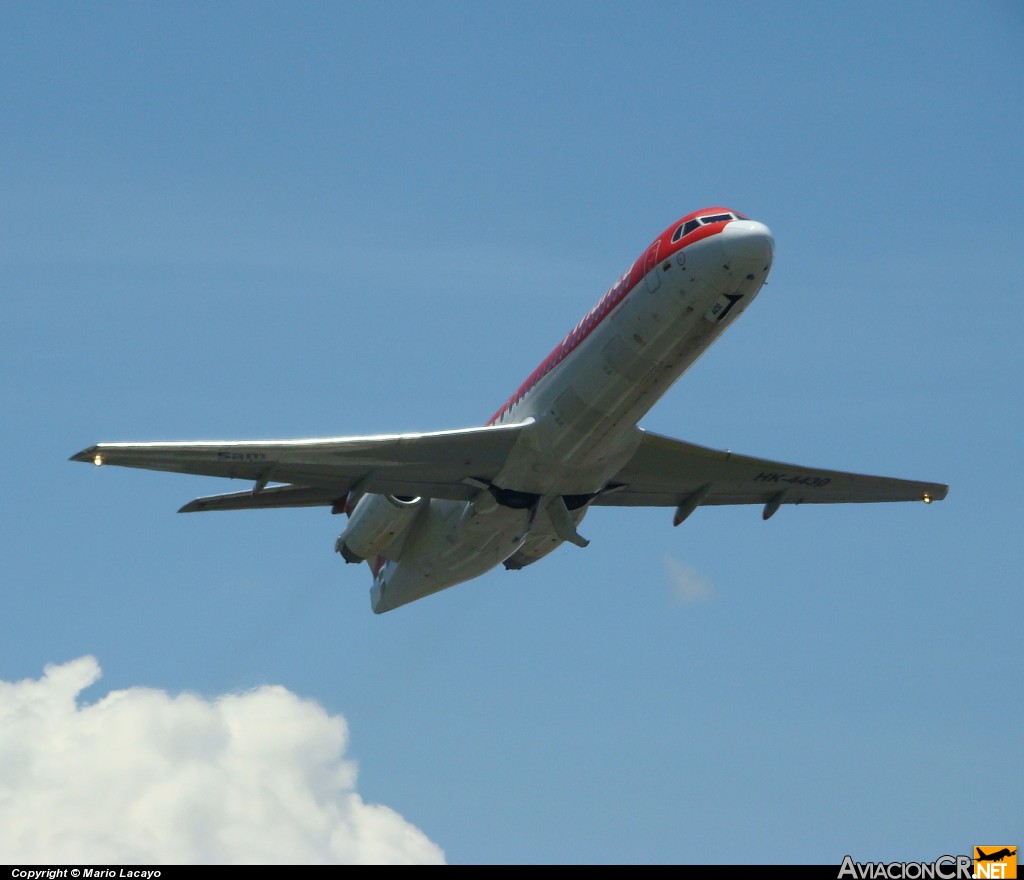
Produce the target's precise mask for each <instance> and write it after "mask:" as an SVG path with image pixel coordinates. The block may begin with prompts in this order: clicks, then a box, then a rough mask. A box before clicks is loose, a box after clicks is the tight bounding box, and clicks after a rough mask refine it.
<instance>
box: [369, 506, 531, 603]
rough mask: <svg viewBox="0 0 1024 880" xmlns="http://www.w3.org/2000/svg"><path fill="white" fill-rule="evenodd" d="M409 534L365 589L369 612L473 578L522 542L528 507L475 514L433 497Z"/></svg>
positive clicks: (409, 600)
mask: <svg viewBox="0 0 1024 880" xmlns="http://www.w3.org/2000/svg"><path fill="white" fill-rule="evenodd" d="M425 514H426V515H425V516H423V517H421V519H420V521H419V522H418V524H417V529H416V531H415V532H414V533H413V534H412V535H410V538H409V540H408V541H407V543H406V545H405V548H404V550H403V552H402V556H401V559H400V560H398V561H394V562H392V561H389V562H387V563H386V564H385V565H384V567H383V568H382V569H381V570H380V572H379V573H378V575H377V577H376V578H375V579H374V583H373V587H372V589H371V591H370V596H371V604H372V606H373V610H374V611H375V612H377V613H378V614H379V613H381V612H383V611H390V610H391V609H392V608H397V607H398V606H400V605H405V604H406V603H408V602H412V601H414V600H416V599H421V598H423V597H424V596H429V595H430V594H431V593H436V592H438V591H439V590H443V589H445V588H447V587H452V586H455V584H460V583H462V582H463V581H467V580H471V579H472V578H475V577H478V576H479V575H481V574H483V573H484V572H486V571H489V570H490V569H492V568H494V567H495V566H496V565H500V564H501V563H502V562H503V561H504V560H506V559H508V557H510V556H511V555H512V554H513V553H515V552H516V551H517V550H518V549H519V548H520V547H521V546H522V544H523V533H524V532H525V529H526V523H527V517H528V511H527V510H525V509H512V508H508V507H500V506H497V507H493V508H491V509H490V510H488V511H487V512H486V513H475V512H474V509H473V505H472V503H469V502H460V501H445V500H442V499H433V500H432V501H431V502H430V507H429V509H428V510H427V511H425Z"/></svg>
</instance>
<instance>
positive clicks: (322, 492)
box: [71, 420, 532, 513]
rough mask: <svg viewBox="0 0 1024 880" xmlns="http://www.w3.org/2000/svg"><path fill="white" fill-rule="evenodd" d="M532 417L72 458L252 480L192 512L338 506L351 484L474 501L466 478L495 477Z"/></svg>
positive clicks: (133, 448)
mask: <svg viewBox="0 0 1024 880" xmlns="http://www.w3.org/2000/svg"><path fill="white" fill-rule="evenodd" d="M530 421H532V420H530ZM530 421H527V422H521V423H519V424H514V425H491V426H487V427H483V428H465V429H460V430H455V431H434V432H430V433H422V434H382V435H378V436H369V437H336V438H331V439H326V440H269V441H264V440H238V441H230V442H205V441H184V442H168V443H99V444H97V445H95V446H90V447H89V448H88V449H83V450H82V451H81V452H79V453H76V454H75V455H73V456H71V460H72V461H84V462H94V463H95V464H100V465H106V464H111V465H119V466H121V467H135V468H144V469H146V470H155V471H170V472H173V473H180V474H197V475H199V476H208V477H228V478H233V479H242V480H252V481H253V484H254V485H253V489H252V490H251V491H249V492H237V493H232V494H229V495H217V496H211V497H209V498H197V499H196V500H195V501H192V502H190V503H189V504H186V505H185V506H184V507H183V508H181V510H182V512H185V513H188V512H192V511H198V510H240V509H246V508H256V507H308V506H313V505H322V504H334V503H336V502H337V501H339V500H341V499H343V498H344V497H345V495H346V494H347V493H348V492H349V491H351V490H352V489H357V490H358V491H360V492H379V493H382V494H393V495H411V496H419V495H423V496H427V497H430V498H450V499H454V500H468V499H470V498H472V497H473V496H474V494H476V492H477V491H479V490H478V489H477V488H475V487H474V486H473V485H472V484H467V483H466V482H464V481H465V480H466V478H467V477H472V478H474V479H476V480H490V479H493V477H494V476H495V475H496V474H497V473H498V471H499V470H500V469H501V466H502V465H503V464H504V462H505V459H506V458H507V457H508V454H509V452H510V450H511V449H512V446H513V444H514V443H515V441H516V438H517V437H518V436H519V432H520V431H521V430H522V429H523V428H524V427H525V426H526V425H528V424H530ZM268 483H284V484H287V485H283V486H271V487H269V488H267V484H268Z"/></svg>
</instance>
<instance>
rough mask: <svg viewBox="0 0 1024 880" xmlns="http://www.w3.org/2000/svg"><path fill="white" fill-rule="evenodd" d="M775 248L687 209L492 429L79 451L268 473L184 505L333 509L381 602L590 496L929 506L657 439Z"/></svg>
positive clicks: (533, 533) (171, 467) (517, 555)
mask: <svg viewBox="0 0 1024 880" xmlns="http://www.w3.org/2000/svg"><path fill="white" fill-rule="evenodd" d="M773 255H774V240H773V238H772V234H771V231H770V230H769V229H768V227H767V226H765V225H764V224H763V223H760V222H758V221H756V220H752V219H750V218H749V217H748V216H746V215H744V214H741V213H739V212H737V211H733V210H731V209H729V208H724V207H721V206H718V207H710V208H705V209H703V210H700V211H694V212H692V213H689V214H687V215H685V216H684V217H682V218H681V219H679V220H678V221H676V222H675V223H673V224H672V225H671V226H669V227H668V228H667V229H666V230H664V231H663V232H662V233H661V234H660V235H659V236H658V237H657V238H655V239H654V241H653V242H652V243H651V244H650V245H649V246H648V247H647V248H646V249H645V250H644V252H643V253H642V254H641V255H640V256H639V257H638V258H637V259H636V260H634V262H633V263H632V264H631V265H630V266H629V268H628V269H627V270H626V271H625V272H624V273H623V274H622V275H621V276H620V277H619V278H618V280H617V281H616V282H615V283H614V284H613V285H612V286H611V287H610V288H609V290H608V291H607V292H606V293H605V294H604V296H602V297H601V299H600V300H599V301H598V303H597V304H596V305H595V306H594V307H593V308H592V309H591V310H590V311H589V312H587V314H586V315H585V316H584V317H583V319H582V320H581V321H580V322H579V323H578V324H577V325H576V326H575V327H574V328H573V329H572V330H571V331H570V332H569V334H568V335H567V336H566V337H565V338H564V339H563V340H562V341H561V342H560V343H559V344H558V345H557V346H556V347H555V349H554V350H553V351H552V352H551V354H549V355H548V356H547V357H546V358H545V359H544V361H542V362H541V364H540V365H539V366H538V367H537V368H536V369H535V370H534V371H533V372H532V373H531V374H530V375H529V376H528V377H527V379H526V381H524V382H523V384H522V385H520V387H519V388H518V389H517V390H516V391H515V392H514V393H513V394H512V396H511V397H509V398H508V400H506V401H505V402H504V403H503V404H502V405H501V406H500V407H499V408H498V410H497V411H496V412H495V413H494V415H492V416H491V417H490V419H488V420H487V422H486V423H485V424H484V425H482V426H479V427H469V428H460V429H456V430H450V431H432V432H427V433H410V434H377V435H368V436H355V437H335V438H327V439H307V440H279V441H262V440H251V441H250V440H239V441H230V442H203V441H195V442H192V441H189V442H158V443H100V444H98V445H95V446H90V447H88V448H87V449H84V450H82V451H81V452H79V453H77V454H76V455H74V456H72V460H73V461H83V462H92V463H94V464H96V465H103V464H111V465H121V466H124V467H136V468H146V469H149V470H157V471H173V472H177V473H187V474H200V475H206V476H214V477H229V478H235V479H244V480H250V481H252V483H253V485H252V488H251V489H249V490H247V491H243V492H233V493H229V494H224V495H214V496H210V497H204V498H197V499H195V500H194V501H191V502H189V503H188V504H186V505H185V506H184V507H182V508H181V511H180V512H182V513H189V512H195V511H210V510H244V509H253V508H288V507H310V506H325V507H330V509H331V512H332V513H342V512H344V513H345V514H347V516H348V520H347V525H346V528H345V529H344V530H343V531H342V532H341V534H340V535H339V536H338V539H337V541H336V543H335V550H336V551H337V552H338V553H340V554H341V556H342V557H343V558H344V559H345V561H346V562H349V563H358V562H364V561H366V562H368V563H369V566H370V570H371V572H372V576H373V580H372V585H371V589H370V600H371V607H372V609H373V611H374V612H376V613H378V614H380V613H382V612H385V611H390V610H392V609H394V608H398V607H400V606H402V605H406V604H408V603H409V602H413V601H415V600H417V599H421V598H423V597H425V596H428V595H431V594H433V593H437V592H439V591H441V590H444V589H446V588H448V587H452V586H454V585H456V584H459V583H463V582H465V581H468V580H471V579H473V578H475V577H478V576H479V575H482V574H483V573H485V572H487V571H489V570H490V569H492V568H495V567H497V566H498V565H502V564H503V565H504V567H505V568H506V569H511V570H515V569H521V568H523V567H525V566H527V565H532V564H533V563H535V562H537V561H538V560H540V559H542V558H543V557H545V556H546V555H547V554H549V553H551V552H552V551H553V550H555V549H556V548H557V547H559V546H560V545H561V544H563V543H569V544H575V545H577V546H579V547H585V546H587V544H588V543H589V542H588V541H587V540H586V539H585V538H584V537H582V536H581V535H580V533H579V531H578V528H579V525H580V522H581V521H582V519H583V517H584V516H585V515H586V513H587V511H588V510H589V509H590V508H591V507H603V506H608V507H649V506H657V507H666V508H670V509H672V510H673V524H674V525H677V526H678V525H679V524H680V523H681V522H683V520H685V519H686V518H687V517H688V516H690V514H692V513H693V512H694V511H695V510H696V509H697V508H698V507H700V506H704V505H723V504H758V505H763V513H762V516H763V518H764V519H768V518H769V517H771V516H772V515H773V514H774V513H775V512H776V511H777V510H778V509H779V507H780V506H781V505H783V504H830V503H837V502H875V501H912V500H916V501H924V502H926V503H930V502H932V501H938V500H940V499H943V498H945V497H946V492H947V490H948V487H947V486H945V485H943V484H939V483H926V482H915V481H910V480H901V479H893V478H887V477H874V476H866V475H861V474H851V473H844V472H841V471H834V470H822V469H819V468H812V467H803V466H799V465H793V464H786V463H783V462H777V461H769V460H766V459H759V458H752V457H749V456H745V455H738V454H734V453H732V452H729V451H718V450H714V449H709V448H705V447H702V446H697V445H694V444H692V443H687V442H684V441H682V440H676V439H673V438H671V437H665V436H661V435H658V434H654V433H650V432H648V431H645V430H643V429H642V428H640V427H639V426H638V424H637V423H638V422H639V420H640V419H641V418H642V417H643V415H644V414H645V413H646V412H647V411H648V410H649V409H650V408H651V407H652V406H653V405H654V403H655V402H656V401H657V400H658V399H659V398H660V397H661V396H662V395H663V394H665V392H666V391H667V390H668V388H669V387H670V386H671V385H672V384H673V383H674V382H675V381H676V379H678V378H679V377H680V376H681V375H682V374H683V373H684V372H685V371H686V370H687V369H688V368H689V367H690V366H692V365H693V364H694V362H695V361H696V360H697V359H698V358H699V357H700V356H701V355H702V354H703V353H704V352H705V351H706V350H707V349H708V347H709V346H710V345H711V344H712V343H713V342H714V341H715V340H716V339H718V337H719V336H720V335H721V334H722V332H723V331H724V330H725V329H726V328H727V327H729V326H730V325H731V324H732V323H733V322H734V321H735V320H736V319H737V318H739V316H740V315H741V314H742V313H743V312H744V311H745V310H746V308H747V307H748V306H749V305H750V303H751V302H752V301H753V300H754V298H755V297H756V296H757V294H758V292H759V291H760V290H761V288H762V286H763V285H764V283H765V280H766V279H767V277H768V273H769V271H770V270H771V267H772V259H773Z"/></svg>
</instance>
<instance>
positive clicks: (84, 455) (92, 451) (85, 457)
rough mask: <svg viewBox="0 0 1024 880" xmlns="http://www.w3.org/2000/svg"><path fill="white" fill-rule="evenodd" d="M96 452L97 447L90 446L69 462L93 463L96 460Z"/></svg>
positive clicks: (72, 457)
mask: <svg viewBox="0 0 1024 880" xmlns="http://www.w3.org/2000/svg"><path fill="white" fill-rule="evenodd" d="M96 450H97V447H96V446H89V447H88V448H86V449H83V450H82V451H81V452H76V453H75V454H74V455H72V456H71V458H69V459H68V461H84V462H86V463H92V462H94V461H95V460H96V454H97V453H96Z"/></svg>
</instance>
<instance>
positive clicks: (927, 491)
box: [593, 431, 949, 515]
mask: <svg viewBox="0 0 1024 880" xmlns="http://www.w3.org/2000/svg"><path fill="white" fill-rule="evenodd" d="M614 482H615V483H616V484H619V485H618V486H617V487H616V488H615V491H611V492H607V493H605V494H602V495H599V496H598V497H597V498H595V499H594V501H593V503H594V504H596V505H606V506H616V507H674V506H679V507H680V509H681V510H682V509H683V507H684V506H685V505H686V504H687V502H688V501H695V502H696V504H694V506H697V504H701V505H703V504H764V505H769V506H772V507H771V513H774V510H775V509H776V508H777V507H778V505H779V504H838V503H843V502H873V501H940V500H942V499H943V498H945V497H946V493H947V492H948V491H949V487H948V486H946V485H943V484H942V483H923V482H916V481H914V480H897V479H893V478H892V477H874V476H869V475H867V474H851V473H845V472H843V471H830V470H823V469H821V468H809V467H803V466H801V465H794V464H787V463H785V462H780V461H770V460H768V459H764V458H752V457H751V456H748V455H736V454H734V453H731V452H722V451H719V450H716V449H708V448H707V447H704V446H697V445H695V444H693V443H685V442H684V441H682V440H674V439H672V438H671V437H663V436H661V435H659V434H651V433H648V432H646V431H645V432H644V435H643V439H642V440H641V442H640V445H639V447H638V448H637V451H636V453H635V454H634V455H633V457H632V458H631V459H630V460H629V462H628V463H627V464H626V466H625V467H623V468H622V470H621V471H620V472H619V473H618V474H617V475H616V476H615V478H614ZM765 513H766V514H768V515H770V513H769V508H768V507H766V509H765Z"/></svg>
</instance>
